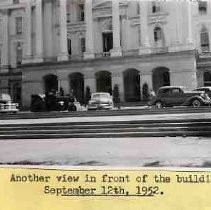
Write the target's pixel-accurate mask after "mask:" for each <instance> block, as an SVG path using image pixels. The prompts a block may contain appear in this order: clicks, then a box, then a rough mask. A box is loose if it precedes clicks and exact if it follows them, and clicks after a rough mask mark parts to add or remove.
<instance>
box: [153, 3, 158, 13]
mask: <svg viewBox="0 0 211 210" xmlns="http://www.w3.org/2000/svg"><path fill="white" fill-rule="evenodd" d="M157 12H160V2H156V1H153V2H152V13H157Z"/></svg>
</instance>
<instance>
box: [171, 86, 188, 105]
mask: <svg viewBox="0 0 211 210" xmlns="http://www.w3.org/2000/svg"><path fill="white" fill-rule="evenodd" d="M183 100H184V98H183V92H182V91H181V89H180V88H172V89H171V90H170V91H169V95H168V104H169V105H171V106H177V105H181V104H182V103H183Z"/></svg>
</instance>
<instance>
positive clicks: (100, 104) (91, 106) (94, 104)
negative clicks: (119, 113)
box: [88, 92, 113, 110]
mask: <svg viewBox="0 0 211 210" xmlns="http://www.w3.org/2000/svg"><path fill="white" fill-rule="evenodd" d="M112 108H113V99H112V96H111V95H110V94H109V93H106V92H97V93H92V95H91V99H90V100H89V103H88V110H99V109H112Z"/></svg>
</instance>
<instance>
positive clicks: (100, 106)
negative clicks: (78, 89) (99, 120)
mask: <svg viewBox="0 0 211 210" xmlns="http://www.w3.org/2000/svg"><path fill="white" fill-rule="evenodd" d="M112 108H113V105H110V104H89V105H88V110H100V109H112Z"/></svg>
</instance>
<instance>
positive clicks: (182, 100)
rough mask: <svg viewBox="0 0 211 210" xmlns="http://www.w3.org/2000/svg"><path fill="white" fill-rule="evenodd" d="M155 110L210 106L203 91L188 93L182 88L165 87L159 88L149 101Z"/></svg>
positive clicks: (208, 99)
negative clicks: (170, 107) (171, 107)
mask: <svg viewBox="0 0 211 210" xmlns="http://www.w3.org/2000/svg"><path fill="white" fill-rule="evenodd" d="M151 104H152V105H155V106H156V107H157V108H162V107H168V106H193V107H200V106H202V105H210V104H211V99H210V98H209V96H208V95H207V94H206V93H205V92H204V91H189V90H187V89H186V88H185V87H182V86H165V87H161V88H159V90H158V92H157V94H156V96H155V97H153V99H152V101H151Z"/></svg>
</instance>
